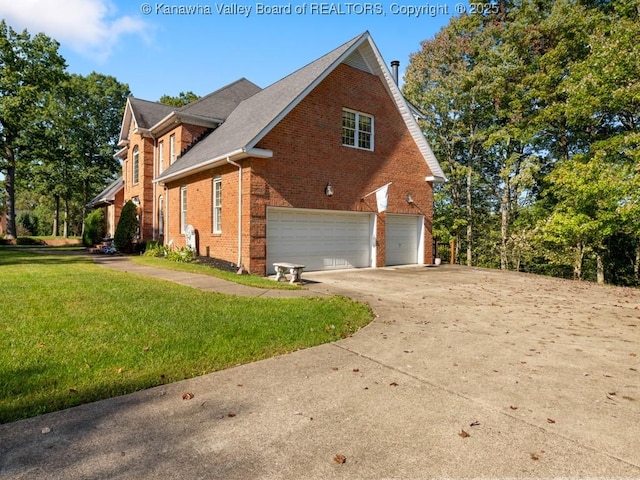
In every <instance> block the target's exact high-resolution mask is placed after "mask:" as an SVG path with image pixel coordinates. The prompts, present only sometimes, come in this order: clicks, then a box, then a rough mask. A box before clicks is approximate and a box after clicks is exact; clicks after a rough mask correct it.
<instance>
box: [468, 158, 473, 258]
mask: <svg viewBox="0 0 640 480" xmlns="http://www.w3.org/2000/svg"><path fill="white" fill-rule="evenodd" d="M471 180H472V170H471V159H469V167H468V168H467V266H468V267H470V266H472V265H473V261H472V254H473V245H472V241H473V221H472V214H473V208H472V205H471Z"/></svg>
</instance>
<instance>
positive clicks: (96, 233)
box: [82, 208, 107, 247]
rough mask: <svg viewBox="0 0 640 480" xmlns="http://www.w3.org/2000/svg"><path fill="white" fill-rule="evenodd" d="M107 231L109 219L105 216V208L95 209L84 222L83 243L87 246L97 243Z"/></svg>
mask: <svg viewBox="0 0 640 480" xmlns="http://www.w3.org/2000/svg"><path fill="white" fill-rule="evenodd" d="M106 233H107V220H106V219H105V218H104V210H102V209H101V208H99V209H97V210H94V211H93V212H91V213H90V214H89V215H87V219H86V220H85V222H84V235H83V237H82V243H84V245H85V246H86V247H89V246H91V245H97V244H98V243H100V242H101V241H102V239H103V238H104V236H105V234H106Z"/></svg>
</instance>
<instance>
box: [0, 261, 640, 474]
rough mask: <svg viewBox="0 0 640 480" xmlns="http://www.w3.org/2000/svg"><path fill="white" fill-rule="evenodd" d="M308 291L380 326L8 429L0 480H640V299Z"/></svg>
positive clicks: (322, 279)
mask: <svg viewBox="0 0 640 480" xmlns="http://www.w3.org/2000/svg"><path fill="white" fill-rule="evenodd" d="M305 278H306V279H308V280H310V281H311V282H313V283H310V284H309V288H310V289H311V290H313V291H316V292H318V293H319V294H323V293H342V294H345V295H349V296H351V297H354V298H357V299H360V300H363V301H366V302H368V303H370V304H371V306H372V307H373V308H374V310H375V312H376V313H377V315H378V318H377V319H376V320H375V321H374V322H373V323H372V324H371V325H369V326H367V327H366V328H364V329H362V330H361V331H360V332H358V333H357V334H355V335H354V336H353V337H351V338H348V339H345V340H343V341H340V342H337V343H334V344H329V345H323V346H320V347H316V348H312V349H308V350H304V351H299V352H295V353H293V354H290V355H286V356H281V357H278V358H274V359H270V360H265V361H261V362H256V363H253V364H250V365H244V366H240V367H236V368H233V369H229V370H226V371H222V372H218V373H214V374H211V375H207V376H204V377H200V378H197V379H192V380H188V381H184V382H180V383H176V384H172V385H166V386H162V387H158V388H154V389H150V390H146V391H143V392H138V393H136V394H132V395H127V396H123V397H119V398H116V399H112V400H106V401H102V402H96V403H93V404H89V405H84V406H81V407H77V408H73V409H70V410H66V411H63V412H57V413H53V414H48V415H43V416H40V417H37V418H33V419H29V420H25V421H20V422H15V423H12V424H9V425H2V426H0V478H12V479H13V478H18V479H20V478H61V479H62V478H64V479H80V478H83V479H89V478H90V479H99V478H105V479H106V478H221V479H241V478H274V479H275V478H278V479H300V478H322V479H325V478H361V479H383V478H433V477H440V478H442V477H448V478H462V477H465V478H468V477H512V478H513V477H519V478H525V477H526V478H532V477H536V478H538V477H547V478H551V477H628V478H631V477H633V478H640V358H639V357H638V355H640V293H639V292H638V291H637V290H633V289H621V288H612V287H598V286H596V285H592V284H586V283H577V282H570V281H563V280H558V279H552V278H543V277H536V276H529V275H522V274H515V273H501V272H497V271H490V270H482V269H467V268H463V267H451V266H443V267H439V268H426V267H403V268H397V269H393V268H385V269H363V270H353V271H341V272H319V273H310V274H306V275H305ZM184 393H191V394H193V398H191V399H190V400H184V399H183V394H184Z"/></svg>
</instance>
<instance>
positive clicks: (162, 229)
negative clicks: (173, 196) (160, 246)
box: [158, 195, 164, 235]
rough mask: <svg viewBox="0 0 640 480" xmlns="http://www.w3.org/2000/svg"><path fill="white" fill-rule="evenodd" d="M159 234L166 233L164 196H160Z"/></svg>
mask: <svg viewBox="0 0 640 480" xmlns="http://www.w3.org/2000/svg"><path fill="white" fill-rule="evenodd" d="M158 235H164V197H163V196H162V195H160V196H159V197H158Z"/></svg>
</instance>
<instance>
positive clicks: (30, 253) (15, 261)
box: [0, 246, 93, 267]
mask: <svg viewBox="0 0 640 480" xmlns="http://www.w3.org/2000/svg"><path fill="white" fill-rule="evenodd" d="M79 263H82V264H88V263H93V259H92V258H91V256H90V255H89V254H88V253H87V250H86V249H85V248H78V247H76V248H69V247H16V246H11V247H2V248H0V267H2V266H4V265H70V264H79Z"/></svg>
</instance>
